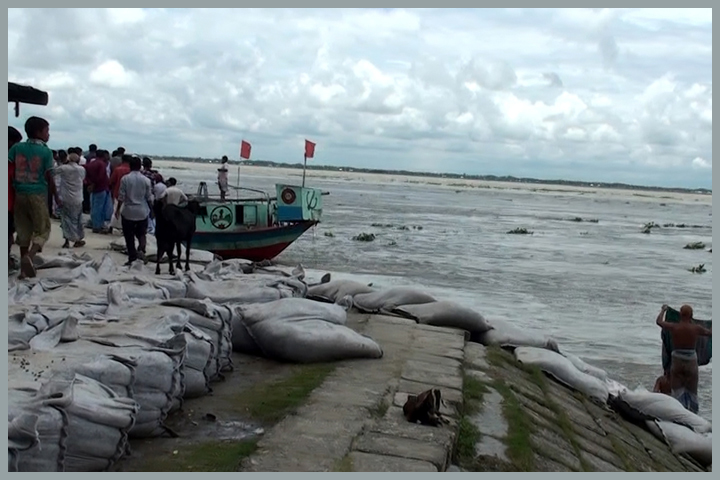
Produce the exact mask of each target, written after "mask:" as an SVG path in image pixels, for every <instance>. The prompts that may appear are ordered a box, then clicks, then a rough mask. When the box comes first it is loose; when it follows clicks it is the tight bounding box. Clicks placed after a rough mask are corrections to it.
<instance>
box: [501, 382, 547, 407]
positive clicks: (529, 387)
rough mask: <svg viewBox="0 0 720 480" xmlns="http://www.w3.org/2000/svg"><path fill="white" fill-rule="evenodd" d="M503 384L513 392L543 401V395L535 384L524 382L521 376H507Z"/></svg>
mask: <svg viewBox="0 0 720 480" xmlns="http://www.w3.org/2000/svg"><path fill="white" fill-rule="evenodd" d="M504 381H505V384H506V385H507V386H508V387H509V388H510V389H511V390H514V391H515V392H519V393H522V394H523V395H525V396H526V397H529V398H532V399H535V400H536V401H537V400H541V401H545V393H544V392H543V391H542V390H541V389H540V387H538V386H537V385H536V384H534V383H533V382H531V381H530V380H526V379H525V378H524V377H522V376H509V377H508V378H505V379H504Z"/></svg>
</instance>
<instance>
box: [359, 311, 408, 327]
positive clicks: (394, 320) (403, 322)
mask: <svg viewBox="0 0 720 480" xmlns="http://www.w3.org/2000/svg"><path fill="white" fill-rule="evenodd" d="M373 323H384V324H388V325H399V326H403V327H415V326H417V324H418V323H417V322H416V321H415V320H410V319H408V318H403V317H397V316H394V315H379V314H370V315H369V318H368V324H369V325H372V324H373Z"/></svg>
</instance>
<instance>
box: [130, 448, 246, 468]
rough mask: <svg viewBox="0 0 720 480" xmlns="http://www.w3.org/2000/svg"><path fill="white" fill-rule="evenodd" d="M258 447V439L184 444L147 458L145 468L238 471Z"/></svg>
mask: <svg viewBox="0 0 720 480" xmlns="http://www.w3.org/2000/svg"><path fill="white" fill-rule="evenodd" d="M256 449H257V440H244V441H240V442H237V441H213V442H206V443H201V444H198V445H190V446H187V447H180V448H178V450H175V452H177V453H174V452H170V453H168V454H166V455H163V456H160V457H157V458H153V459H152V460H151V461H147V462H145V464H144V465H143V467H142V470H141V471H143V472H188V471H190V472H237V471H238V470H239V468H240V464H241V462H242V461H243V460H244V459H245V458H247V457H249V456H250V455H252V454H253V452H255V450H256Z"/></svg>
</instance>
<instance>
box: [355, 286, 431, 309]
mask: <svg viewBox="0 0 720 480" xmlns="http://www.w3.org/2000/svg"><path fill="white" fill-rule="evenodd" d="M345 298H346V299H347V297H345ZM435 301H436V300H435V298H434V297H432V296H431V295H429V294H427V293H425V292H421V291H419V290H416V289H414V288H407V287H395V288H388V289H385V290H380V291H376V292H371V293H360V294H357V295H354V296H353V297H352V306H353V307H355V308H357V309H358V310H360V311H361V312H367V313H378V312H391V311H392V310H393V309H394V308H398V307H402V306H405V305H420V304H424V303H432V302H435Z"/></svg>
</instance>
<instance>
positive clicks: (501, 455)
mask: <svg viewBox="0 0 720 480" xmlns="http://www.w3.org/2000/svg"><path fill="white" fill-rule="evenodd" d="M475 454H476V455H477V458H488V457H490V458H494V459H496V460H498V461H500V462H504V463H508V462H509V459H508V457H507V447H506V446H505V444H504V443H503V442H502V441H500V440H498V439H497V438H493V437H488V436H485V435H483V436H481V437H480V441H479V442H477V443H476V444H475Z"/></svg>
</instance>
